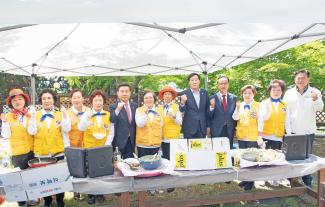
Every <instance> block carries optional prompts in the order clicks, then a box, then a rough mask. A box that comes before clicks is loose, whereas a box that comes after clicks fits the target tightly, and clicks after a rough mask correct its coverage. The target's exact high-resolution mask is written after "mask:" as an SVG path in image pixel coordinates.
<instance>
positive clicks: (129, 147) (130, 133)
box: [109, 84, 137, 159]
mask: <svg viewBox="0 0 325 207" xmlns="http://www.w3.org/2000/svg"><path fill="white" fill-rule="evenodd" d="M117 97H118V100H117V103H113V104H111V105H110V106H109V111H110V121H111V122H112V123H114V127H115V128H114V130H115V134H114V139H113V147H118V148H119V151H120V152H121V156H122V158H123V159H125V158H130V157H133V153H134V149H135V132H136V126H135V111H136V109H137V104H136V103H134V102H131V101H130V97H131V87H130V85H128V84H121V85H119V86H118V87H117Z"/></svg>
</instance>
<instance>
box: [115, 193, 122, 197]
mask: <svg viewBox="0 0 325 207" xmlns="http://www.w3.org/2000/svg"><path fill="white" fill-rule="evenodd" d="M114 195H116V196H118V197H120V196H121V195H122V193H114Z"/></svg>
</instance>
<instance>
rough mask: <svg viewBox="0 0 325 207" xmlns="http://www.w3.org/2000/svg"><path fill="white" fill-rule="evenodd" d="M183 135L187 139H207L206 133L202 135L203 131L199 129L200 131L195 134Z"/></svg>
mask: <svg viewBox="0 0 325 207" xmlns="http://www.w3.org/2000/svg"><path fill="white" fill-rule="evenodd" d="M183 135H184V138H186V139H198V138H205V136H206V131H205V132H204V133H202V132H201V130H199V129H198V131H196V132H195V134H190V133H183Z"/></svg>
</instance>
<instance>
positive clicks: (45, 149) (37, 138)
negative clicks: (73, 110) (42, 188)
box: [28, 89, 71, 207]
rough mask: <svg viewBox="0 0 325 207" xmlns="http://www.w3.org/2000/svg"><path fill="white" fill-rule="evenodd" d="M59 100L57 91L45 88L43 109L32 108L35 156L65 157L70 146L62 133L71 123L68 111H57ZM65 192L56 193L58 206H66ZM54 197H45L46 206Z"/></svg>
mask: <svg viewBox="0 0 325 207" xmlns="http://www.w3.org/2000/svg"><path fill="white" fill-rule="evenodd" d="M57 101H58V97H57V95H56V93H55V92H54V91H53V90H51V89H44V90H43V91H42V92H41V93H40V96H39V102H40V103H41V104H42V107H43V109H42V110H41V111H37V112H35V110H33V111H32V110H31V111H30V113H31V121H30V124H29V126H28V132H29V133H30V134H31V135H34V154H35V157H53V156H54V157H55V158H56V159H57V160H62V159H64V147H66V146H69V139H64V138H63V136H62V134H63V133H68V132H69V131H70V129H71V123H70V120H69V118H68V115H67V112H66V110H65V109H64V108H62V112H59V111H55V110H54V105H55V103H56V102H57ZM63 198H64V193H59V194H56V202H57V206H58V207H63V206H65V203H64V201H63ZM51 203H52V197H51V196H48V197H45V198H44V207H49V206H51Z"/></svg>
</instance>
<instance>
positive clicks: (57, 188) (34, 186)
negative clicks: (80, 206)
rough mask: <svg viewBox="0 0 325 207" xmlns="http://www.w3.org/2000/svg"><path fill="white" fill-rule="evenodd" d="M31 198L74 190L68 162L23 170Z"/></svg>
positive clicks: (24, 181)
mask: <svg viewBox="0 0 325 207" xmlns="http://www.w3.org/2000/svg"><path fill="white" fill-rule="evenodd" d="M21 177H22V180H23V184H24V189H25V190H26V193H27V197H28V199H29V200H34V199H37V198H41V197H45V196H50V195H54V194H58V193H62V192H68V191H72V190H73V186H72V181H71V177H70V173H69V170H68V165H67V163H66V162H62V163H57V164H53V165H48V166H46V167H40V168H32V169H27V170H24V171H21Z"/></svg>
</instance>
